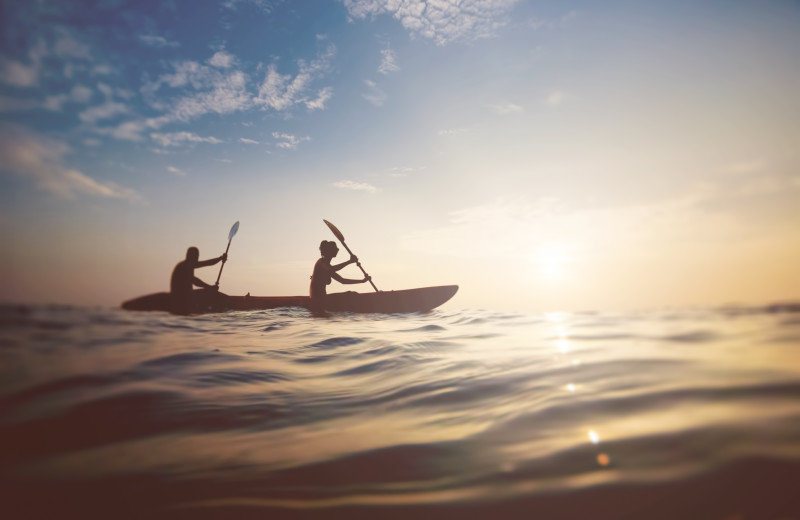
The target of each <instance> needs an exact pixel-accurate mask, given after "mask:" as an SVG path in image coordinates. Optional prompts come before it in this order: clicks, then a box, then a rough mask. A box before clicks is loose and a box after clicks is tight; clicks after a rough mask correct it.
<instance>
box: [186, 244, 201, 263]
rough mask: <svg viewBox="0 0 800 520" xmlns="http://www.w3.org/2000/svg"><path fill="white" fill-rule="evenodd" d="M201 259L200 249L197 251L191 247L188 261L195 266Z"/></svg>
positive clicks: (187, 252) (187, 254)
mask: <svg viewBox="0 0 800 520" xmlns="http://www.w3.org/2000/svg"><path fill="white" fill-rule="evenodd" d="M199 259H200V250H199V249H197V248H196V247H194V246H192V247H190V248H189V249H187V250H186V260H188V261H189V262H191V263H193V264H194V263H197V261H198V260H199Z"/></svg>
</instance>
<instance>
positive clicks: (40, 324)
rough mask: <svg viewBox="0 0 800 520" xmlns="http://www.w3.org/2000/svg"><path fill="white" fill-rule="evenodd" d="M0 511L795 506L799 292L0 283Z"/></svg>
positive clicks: (745, 513) (793, 511)
mask: <svg viewBox="0 0 800 520" xmlns="http://www.w3.org/2000/svg"><path fill="white" fill-rule="evenodd" d="M0 517H2V518H7V519H9V520H12V519H17V518H19V519H28V518H81V519H84V518H104V519H105V518H107V519H115V518H148V519H150V518H178V519H183V518H185V519H205V518H225V519H237V518H245V519H249V518H266V519H280V518H301V519H306V518H315V519H316V518H320V519H323V518H324V519H331V518H337V519H338V518H347V519H380V518H404V519H405V518H411V519H414V520H423V519H428V518H431V519H437V520H441V519H443V518H457V519H483V518H492V519H505V518H509V519H516V518H525V519H530V518H536V519H647V520H649V519H695V518H697V519H718V520H750V519H768V520H789V519H800V305H774V306H766V307H724V308H692V309H668V310H658V311H648V312H625V313H621V312H618V313H610V312H585V313H542V314H513V313H503V312H493V311H488V310H436V311H432V312H429V313H424V314H411V315H353V314H333V315H329V316H315V315H312V314H310V313H309V312H307V311H305V310H298V309H274V310H266V311H248V312H228V313H223V314H209V315H202V316H172V315H169V314H166V313H160V312H150V313H147V312H139V313H137V312H128V311H123V310H120V309H115V308H99V307H98V308H87V307H71V306H24V305H3V306H0Z"/></svg>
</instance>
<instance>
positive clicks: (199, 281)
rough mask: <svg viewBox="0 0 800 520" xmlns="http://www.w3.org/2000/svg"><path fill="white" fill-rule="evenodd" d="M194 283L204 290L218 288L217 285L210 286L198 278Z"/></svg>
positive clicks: (193, 280) (194, 278) (193, 279)
mask: <svg viewBox="0 0 800 520" xmlns="http://www.w3.org/2000/svg"><path fill="white" fill-rule="evenodd" d="M192 283H193V284H195V285H196V286H198V287H202V288H203V289H214V288H215V287H216V285H209V284H207V283H206V282H204V281H203V280H201V279H200V278H198V277H196V276H195V277H193V278H192Z"/></svg>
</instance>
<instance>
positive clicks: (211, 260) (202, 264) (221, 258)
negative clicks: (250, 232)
mask: <svg viewBox="0 0 800 520" xmlns="http://www.w3.org/2000/svg"><path fill="white" fill-rule="evenodd" d="M227 259H228V253H222V254H221V255H220V256H218V257H216V258H209V259H208V260H202V261H200V262H197V265H196V266H195V267H207V266H209V265H214V264H216V263H219V262H220V261H223V262H224V261H225V260H227Z"/></svg>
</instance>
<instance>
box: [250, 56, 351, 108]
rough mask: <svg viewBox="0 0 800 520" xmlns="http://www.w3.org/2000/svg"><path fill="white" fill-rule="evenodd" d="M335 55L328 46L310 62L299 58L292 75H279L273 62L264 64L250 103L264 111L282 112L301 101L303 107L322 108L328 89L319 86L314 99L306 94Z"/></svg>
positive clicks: (327, 97)
mask: <svg viewBox="0 0 800 520" xmlns="http://www.w3.org/2000/svg"><path fill="white" fill-rule="evenodd" d="M335 55H336V47H335V46H334V45H332V44H331V45H328V46H327V47H326V48H325V50H324V51H323V52H321V53H320V54H319V55H318V56H317V58H316V59H314V60H312V61H311V62H308V63H307V62H305V61H303V60H300V61H299V62H298V68H299V70H298V72H297V74H296V75H295V76H291V75H289V74H281V73H280V72H278V67H277V65H275V64H274V63H272V64H270V65H269V66H268V67H267V73H266V76H265V77H264V81H263V82H262V84H261V86H260V87H259V89H258V94H257V95H256V97H255V98H254V99H253V101H254V103H255V104H256V105H258V106H261V107H262V108H263V109H264V110H267V109H273V110H278V111H283V110H287V109H289V108H291V107H292V106H294V105H297V104H304V105H306V107H307V108H310V109H312V110H313V109H317V108H322V107H324V103H325V101H327V100H328V99H329V98H330V95H331V90H330V89H325V88H323V89H322V90H318V91H316V98H315V99H312V98H311V96H312V94H311V93H310V92H311V91H312V90H313V89H312V87H311V85H312V83H313V82H314V81H316V80H317V79H319V78H320V77H322V76H323V75H324V74H325V73H326V72H328V71H329V70H330V67H331V60H332V59H333V57H334V56H335Z"/></svg>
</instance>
